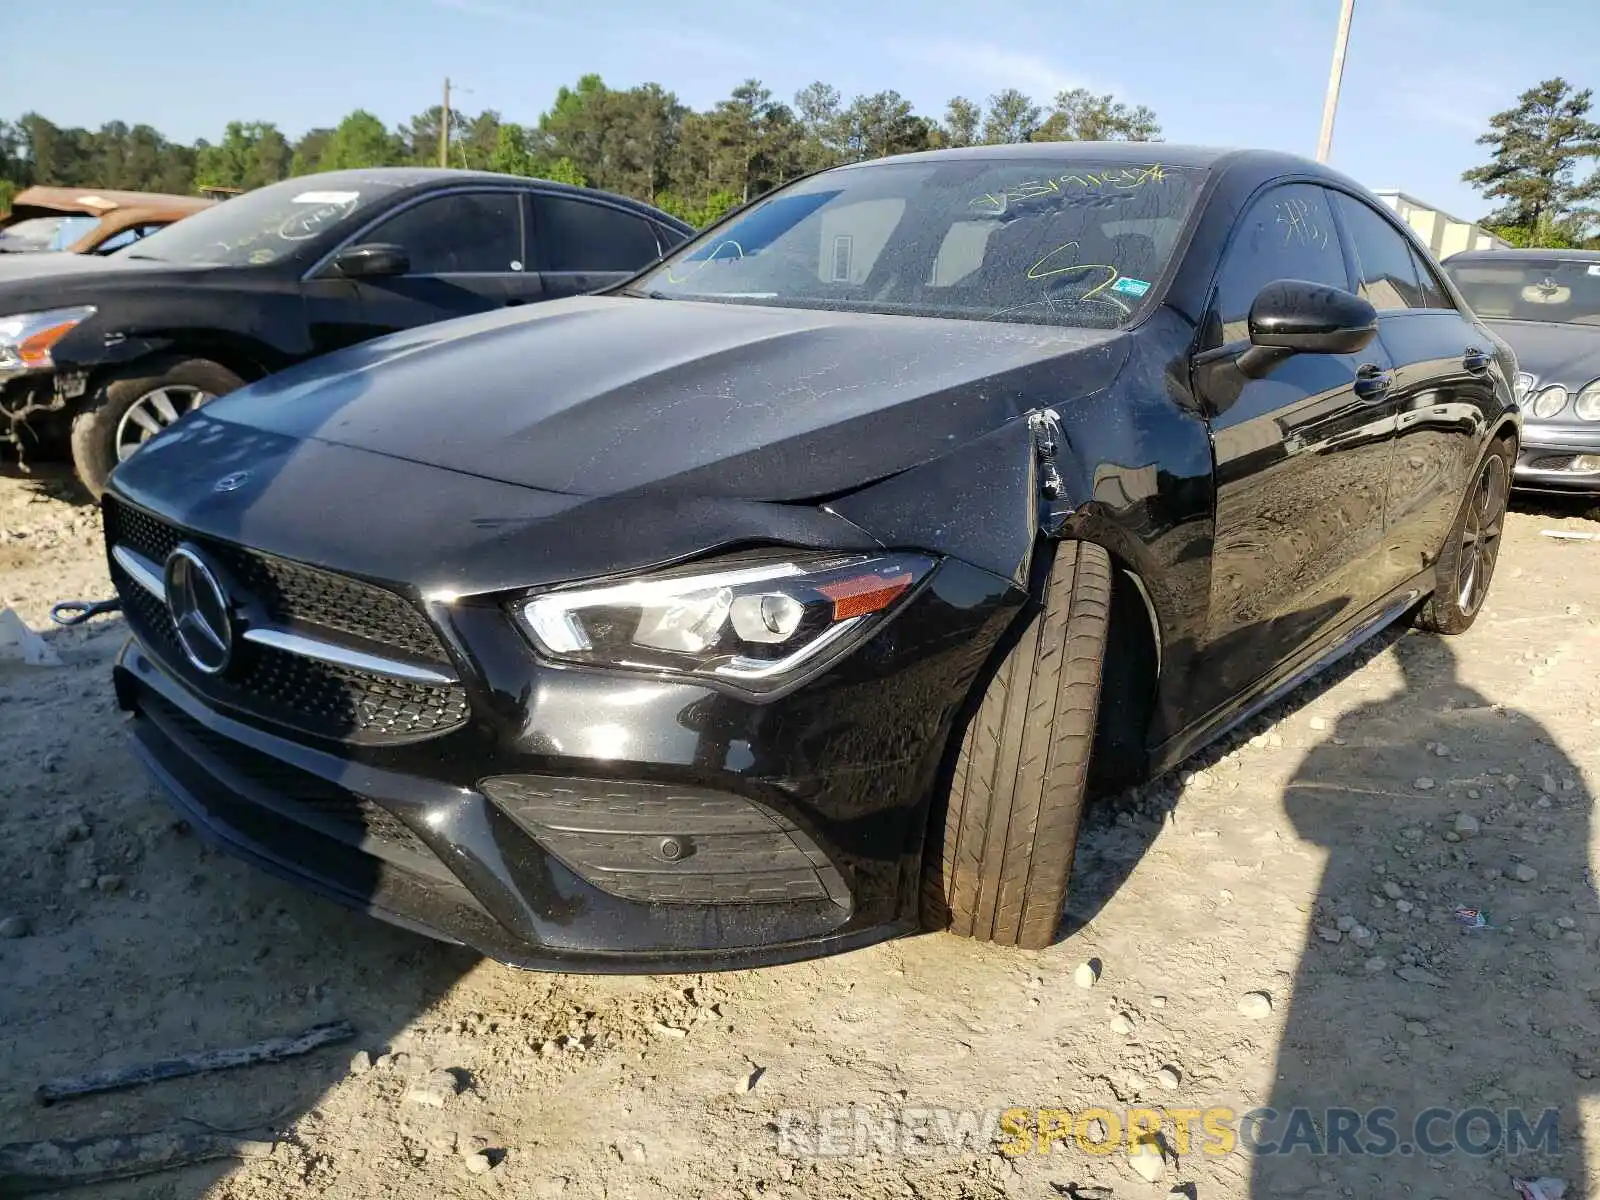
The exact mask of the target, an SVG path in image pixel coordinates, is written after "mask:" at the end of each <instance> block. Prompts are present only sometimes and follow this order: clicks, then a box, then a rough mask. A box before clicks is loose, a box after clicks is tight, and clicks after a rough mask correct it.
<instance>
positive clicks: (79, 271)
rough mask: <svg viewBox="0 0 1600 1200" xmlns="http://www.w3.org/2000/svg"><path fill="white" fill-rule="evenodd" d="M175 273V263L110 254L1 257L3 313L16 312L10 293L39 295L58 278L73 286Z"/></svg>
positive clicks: (45, 253)
mask: <svg viewBox="0 0 1600 1200" xmlns="http://www.w3.org/2000/svg"><path fill="white" fill-rule="evenodd" d="M160 268H166V269H167V270H172V264H171V263H163V262H156V261H155V260H153V259H144V258H124V257H122V256H120V255H107V254H72V253H70V252H68V251H65V250H33V251H25V252H23V253H20V254H0V312H5V311H7V310H12V309H14V308H15V305H12V304H9V303H7V301H8V300H9V295H8V293H11V292H13V291H26V292H28V293H30V294H34V295H37V294H39V292H40V289H41V287H44V288H48V287H49V286H50V284H51V283H52V282H53V281H54V280H55V279H61V280H63V281H69V280H70V282H72V283H73V284H75V285H76V284H78V283H80V282H89V281H93V280H95V279H97V278H98V279H105V278H110V277H112V276H128V275H142V274H144V273H145V272H147V271H150V270H152V269H160Z"/></svg>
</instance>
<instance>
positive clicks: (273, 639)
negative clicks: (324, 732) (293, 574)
mask: <svg viewBox="0 0 1600 1200" xmlns="http://www.w3.org/2000/svg"><path fill="white" fill-rule="evenodd" d="M111 557H112V558H114V559H116V561H117V565H118V566H120V567H121V568H122V569H123V570H124V571H126V572H127V573H128V578H129V579H131V580H133V582H134V583H136V584H138V585H139V586H140V587H141V588H143V589H144V590H145V591H147V592H149V593H150V594H151V595H152V596H154V597H155V598H156V599H158V600H160V601H161V602H162V603H163V604H165V603H166V601H167V587H166V578H165V571H164V570H163V569H162V567H161V566H160V565H159V564H157V563H155V562H152V561H151V560H150V559H148V558H146V557H145V556H144V555H142V554H140V553H139V552H138V551H137V550H130V549H128V547H126V546H113V547H112V548H111ZM243 637H244V640H245V641H247V642H255V643H256V644H257V645H260V646H271V647H272V648H273V649H274V650H282V651H284V652H285V653H286V654H298V655H300V656H301V657H302V658H314V659H316V660H317V661H318V662H325V663H332V664H333V665H334V666H337V667H350V668H351V669H352V670H356V671H366V672H368V673H369V674H373V675H383V676H386V677H388V678H390V679H403V680H405V681H406V682H408V683H440V684H448V683H459V682H460V677H459V676H458V675H455V674H453V673H451V672H448V671H438V670H435V669H433V668H432V667H423V666H418V665H417V664H415V663H409V662H405V661H404V660H402V659H397V658H387V657H385V656H383V655H379V654H367V653H365V652H364V651H361V650H353V649H351V648H350V647H348V646H341V645H339V644H338V643H336V642H327V641H323V640H322V639H321V638H313V637H306V636H305V635H304V634H301V633H290V632H289V631H288V630H286V629H273V628H270V627H265V628H262V627H254V626H253V627H251V628H249V629H246V630H244V633H243Z"/></svg>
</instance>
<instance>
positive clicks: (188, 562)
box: [166, 545, 233, 675]
mask: <svg viewBox="0 0 1600 1200" xmlns="http://www.w3.org/2000/svg"><path fill="white" fill-rule="evenodd" d="M166 576H167V579H166V583H167V608H168V609H170V610H171V612H172V623H173V625H174V626H175V627H176V629H177V632H178V641H179V642H180V643H181V644H182V646H183V652H184V654H185V655H187V656H188V659H189V661H190V662H191V663H193V664H194V666H195V667H196V669H198V670H201V671H204V672H205V673H206V674H207V675H219V674H221V673H222V672H223V671H224V670H226V669H227V666H228V660H229V659H230V658H232V657H233V619H232V618H231V617H230V616H229V615H228V594H227V593H226V592H224V591H223V590H222V584H221V583H219V582H218V580H217V577H216V575H215V574H214V573H213V572H212V570H211V568H210V567H208V566H207V565H206V563H205V560H204V559H203V558H201V557H200V555H199V553H198V552H197V551H196V550H195V548H194V547H193V546H189V545H182V546H179V547H178V548H177V549H176V550H174V551H173V552H172V553H171V554H170V555H168V556H167V571H166Z"/></svg>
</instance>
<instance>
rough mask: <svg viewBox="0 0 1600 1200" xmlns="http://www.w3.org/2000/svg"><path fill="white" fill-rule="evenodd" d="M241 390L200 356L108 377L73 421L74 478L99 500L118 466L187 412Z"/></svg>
mask: <svg viewBox="0 0 1600 1200" xmlns="http://www.w3.org/2000/svg"><path fill="white" fill-rule="evenodd" d="M243 386H244V380H242V379H240V378H239V377H238V376H237V375H235V374H234V373H233V372H232V371H230V370H228V368H226V367H224V366H220V365H218V364H217V363H214V362H211V361H209V360H208V359H204V358H168V359H158V360H153V361H151V362H146V363H139V364H136V365H135V366H132V367H129V368H127V369H126V370H124V371H121V372H118V373H117V374H114V375H109V376H106V377H105V378H104V379H102V380H100V382H99V385H98V387H97V388H96V390H95V392H94V395H93V396H92V397H91V398H90V400H89V401H88V403H87V404H85V405H84V407H83V408H82V409H80V410H79V412H78V414H77V415H76V416H75V417H73V419H72V461H73V465H74V466H76V467H77V469H78V478H79V479H81V480H82V481H83V485H84V486H85V487H86V488H88V489H89V490H90V491H91V492H93V493H94V496H95V498H96V499H99V498H100V495H101V494H102V493H103V492H104V491H105V490H106V480H107V479H109V478H110V476H111V470H112V468H113V467H115V466H116V465H117V464H118V463H119V462H122V461H124V460H125V459H127V458H129V457H131V456H132V455H133V453H134V452H135V451H136V450H138V449H139V447H140V446H142V445H144V443H145V442H147V441H149V440H150V439H151V438H152V437H154V436H155V435H156V434H158V433H160V432H161V431H162V430H163V429H165V428H166V427H167V426H168V425H171V424H172V423H173V422H174V421H176V420H177V419H178V418H179V417H181V416H183V415H184V414H185V413H187V412H190V411H192V410H194V409H196V408H199V407H200V406H201V405H202V404H204V403H205V402H206V401H208V400H212V399H215V398H216V397H217V396H221V395H224V394H225V393H227V392H231V391H233V390H234V389H235V388H240V387H243Z"/></svg>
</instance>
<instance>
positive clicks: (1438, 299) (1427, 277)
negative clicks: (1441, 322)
mask: <svg viewBox="0 0 1600 1200" xmlns="http://www.w3.org/2000/svg"><path fill="white" fill-rule="evenodd" d="M1411 257H1412V259H1413V260H1414V261H1415V262H1416V264H1417V282H1418V283H1420V284H1421V285H1422V307H1423V308H1447V309H1449V310H1450V311H1451V312H1455V310H1456V306H1455V302H1454V301H1453V300H1451V299H1450V293H1449V292H1447V291H1445V290H1444V284H1442V283H1441V282H1439V276H1438V275H1437V274H1436V273H1435V272H1434V269H1433V266H1432V264H1431V263H1429V262H1428V260H1427V259H1426V258H1424V257H1423V256H1422V253H1421V251H1419V250H1418V249H1417V248H1416V247H1415V246H1413V247H1411Z"/></svg>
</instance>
